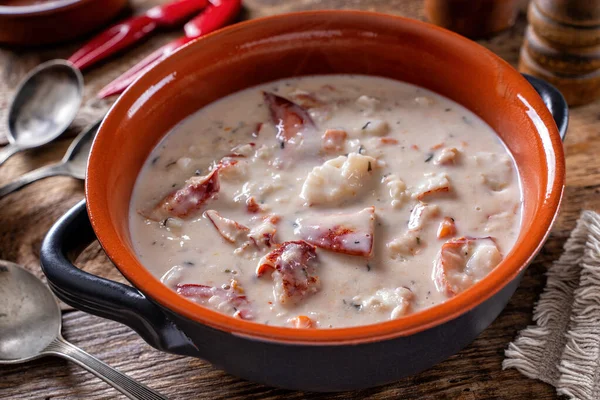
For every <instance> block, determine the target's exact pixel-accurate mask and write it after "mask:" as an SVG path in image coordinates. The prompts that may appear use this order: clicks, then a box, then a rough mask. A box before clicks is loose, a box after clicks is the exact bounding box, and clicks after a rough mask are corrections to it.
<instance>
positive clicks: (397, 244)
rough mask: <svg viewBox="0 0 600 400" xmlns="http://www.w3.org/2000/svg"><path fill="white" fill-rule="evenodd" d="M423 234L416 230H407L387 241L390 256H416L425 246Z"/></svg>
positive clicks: (399, 257)
mask: <svg viewBox="0 0 600 400" xmlns="http://www.w3.org/2000/svg"><path fill="white" fill-rule="evenodd" d="M420 235H421V234H420V233H419V231H416V230H409V231H406V232H405V233H404V234H403V235H402V236H400V237H397V238H395V239H393V240H392V241H390V242H388V243H387V245H386V246H387V248H388V250H389V252H390V256H391V258H393V259H402V258H404V257H406V256H414V255H415V254H417V253H418V252H419V250H420V248H421V247H422V246H423V241H422V239H421V236H420Z"/></svg>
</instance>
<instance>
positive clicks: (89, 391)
mask: <svg viewBox="0 0 600 400" xmlns="http://www.w3.org/2000/svg"><path fill="white" fill-rule="evenodd" d="M156 2H157V1H141V0H140V1H134V2H133V3H134V7H135V8H139V9H142V8H146V7H149V6H150V5H152V4H154V3H156ZM245 6H246V10H245V12H244V16H243V17H244V18H255V17H258V16H262V15H269V14H275V13H280V12H285V11H292V10H299V9H317V8H361V9H369V10H377V11H382V12H389V13H394V14H401V15H406V16H409V17H414V18H419V19H423V15H422V9H421V7H422V5H421V2H418V1H414V0H362V1H361V0H302V1H297V0H285V1H284V0H246V1H245ZM524 26H525V22H524V18H523V17H521V18H520V20H519V22H518V23H517V25H516V26H515V27H514V28H513V29H511V30H509V31H507V32H504V33H502V34H501V35H499V36H496V37H495V38H494V39H492V40H490V41H485V42H482V44H483V45H484V46H486V47H488V48H490V49H492V50H493V51H495V52H496V53H498V54H499V55H500V56H502V57H503V58H505V59H506V60H507V61H509V62H510V63H512V64H513V65H516V62H517V58H518V51H519V47H520V45H521V42H522V38H523V31H524ZM177 35H178V33H175V32H174V33H164V34H160V35H158V36H156V37H154V38H152V39H151V40H149V41H147V42H146V43H144V44H143V45H141V46H139V47H137V48H135V49H134V50H132V51H130V52H128V53H127V54H126V55H123V56H120V57H119V58H116V59H113V60H111V61H109V62H107V63H105V64H103V65H101V66H99V67H97V68H94V69H93V70H92V71H90V72H89V73H86V75H85V80H86V100H85V105H84V108H83V110H82V111H81V113H80V115H79V117H78V120H77V121H76V123H75V124H74V129H73V131H72V133H75V132H77V131H78V130H79V129H81V127H82V126H84V125H85V124H86V123H87V122H89V121H91V120H93V119H94V117H96V116H98V115H101V114H102V113H103V112H104V111H105V110H106V108H107V107H108V104H109V103H108V102H102V101H97V100H95V99H94V94H95V92H96V91H97V90H98V89H99V88H100V87H102V86H103V85H104V84H106V83H107V82H109V81H110V80H112V79H113V78H115V77H116V76H117V75H119V74H120V73H121V72H123V71H124V70H126V69H127V68H128V67H129V66H131V65H132V64H133V63H135V62H136V61H138V60H140V59H141V58H142V57H143V56H144V55H145V54H148V53H149V52H150V51H151V50H152V49H154V48H156V47H158V46H160V45H162V44H163V43H165V42H167V41H169V40H171V39H172V38H174V37H176V36H177ZM77 46H78V44H77V43H76V44H70V45H65V46H60V47H53V48H47V49H39V50H28V51H25V50H18V51H10V50H1V49H0V120H2V121H4V120H5V118H6V111H7V110H6V109H7V106H8V99H9V98H10V96H11V95H12V92H13V90H14V88H15V87H16V85H17V83H18V82H19V80H20V79H21V78H22V76H23V75H24V74H25V73H26V71H28V70H29V69H31V68H32V67H33V66H35V65H36V64H37V63H39V62H41V61H44V60H47V59H51V58H56V57H63V58H64V57H67V56H68V55H69V54H71V53H72V52H73V50H74V49H76V48H77ZM599 106H600V102H596V103H594V104H590V105H588V106H585V107H580V108H577V109H574V110H572V113H571V121H570V129H569V133H568V135H567V140H566V142H565V149H566V154H567V171H568V172H567V189H566V193H565V199H564V202H563V207H562V211H561V213H560V217H559V218H558V221H557V223H556V225H555V227H554V229H553V231H552V235H551V236H550V239H549V240H548V242H547V244H546V245H545V246H544V248H543V250H542V252H541V254H540V255H539V256H538V257H537V258H536V260H535V262H534V263H533V264H532V265H531V266H530V267H529V269H528V271H527V273H526V275H525V277H524V279H523V281H522V283H521V286H520V287H519V289H518V290H517V291H516V293H515V295H514V296H513V298H512V300H511V301H510V303H509V304H508V306H507V307H506V309H505V310H504V312H503V313H502V314H501V315H500V317H499V318H498V319H497V320H496V321H495V322H494V323H493V324H492V325H491V326H490V327H489V328H488V329H487V330H486V331H485V332H484V333H483V334H482V335H481V336H480V337H479V338H478V339H477V340H476V341H475V342H474V343H473V344H471V345H470V346H468V347H467V348H466V349H464V350H463V351H462V352H460V353H459V354H457V355H455V356H453V357H451V358H450V359H448V360H447V361H445V362H443V363H441V364H439V365H437V366H435V367H433V368H431V369H429V370H428V371H425V372H423V373H421V374H419V375H416V376H412V377H409V378H405V379H403V380H401V381H399V382H397V383H395V384H392V385H388V386H385V387H379V388H374V389H368V390H362V391H358V392H351V393H339V394H333V395H331V394H308V393H300V392H291V391H285V390H280V389H274V388H270V387H265V386H261V385H258V384H254V383H251V382H247V381H243V380H240V379H237V378H235V377H233V376H230V375H228V374H226V373H224V372H221V371H218V370H215V369H214V368H212V367H211V366H210V365H209V364H208V363H206V362H204V361H201V360H198V359H192V358H185V357H180V356H173V355H168V354H165V353H161V352H158V351H156V350H154V349H153V348H151V347H150V346H148V345H147V344H146V343H145V342H143V341H142V340H141V339H140V338H139V336H138V335H136V334H135V333H134V332H133V331H131V330H130V329H129V328H126V327H124V326H122V325H119V324H117V323H115V322H112V321H107V320H103V319H100V318H97V317H94V316H91V315H88V314H85V313H82V312H80V311H77V310H73V309H70V308H69V307H68V306H64V310H65V311H64V318H63V320H64V334H65V336H66V337H67V339H69V340H71V341H72V342H73V343H75V344H76V345H78V346H81V347H82V348H83V349H85V350H87V351H89V352H90V353H92V354H94V355H96V356H98V357H99V358H101V359H102V360H104V361H106V362H108V363H109V364H111V365H113V366H114V367H116V368H118V369H120V370H121V371H123V372H125V373H127V374H129V375H131V376H132V377H133V378H135V379H137V380H139V381H140V382H143V383H145V384H147V385H149V386H151V387H152V388H154V389H157V390H159V391H161V392H162V393H164V394H165V395H167V396H169V398H173V399H259V398H260V399H273V398H285V399H304V398H332V399H364V398H370V399H397V398H402V399H426V398H451V399H553V398H556V397H557V396H556V394H555V391H554V388H552V387H551V386H549V385H546V384H544V383H541V382H538V381H533V380H530V379H527V378H525V377H524V376H522V375H521V374H520V373H519V372H517V371H516V370H506V371H503V370H502V367H501V363H502V360H503V358H504V349H505V348H506V346H507V345H508V343H509V342H510V341H511V340H512V339H513V338H514V337H515V335H516V333H517V332H518V331H519V330H520V329H522V328H524V327H525V326H527V325H528V324H530V323H531V315H532V308H533V305H534V302H535V300H536V298H537V296H538V295H539V293H540V292H541V291H542V288H543V286H544V282H545V277H544V272H545V271H546V268H547V267H548V266H549V265H550V263H551V262H552V261H554V260H556V259H557V258H558V256H559V255H560V253H561V247H562V245H563V243H564V241H565V239H566V238H567V237H568V235H569V232H570V230H571V229H573V227H574V226H575V221H576V219H577V217H578V215H579V213H580V211H581V210H582V209H598V208H600V197H599V194H600V162H599V161H598V158H597V155H598V154H600V107H599ZM2 129H4V127H3V126H2V127H1V128H0V136H1V135H2ZM68 144H69V139H65V140H60V141H57V142H55V143H53V144H51V145H49V146H47V147H45V148H43V149H41V150H36V151H29V152H27V153H25V154H20V155H17V156H14V157H13V158H12V159H10V160H9V161H8V162H7V163H6V164H5V165H3V166H2V167H1V168H0V184H5V183H7V182H9V181H10V180H11V179H13V178H15V177H17V176H19V175H20V174H23V173H24V172H26V171H29V170H31V169H33V168H36V167H39V166H41V165H44V164H48V163H50V162H52V161H56V160H58V159H59V158H60V156H61V154H62V153H63V152H64V150H65V149H66V148H67V146H68ZM82 198H83V185H82V183H81V182H77V181H74V180H72V179H70V178H60V177H58V178H49V179H46V180H44V181H40V182H37V183H35V184H32V185H31V186H29V187H27V188H25V189H23V190H22V191H21V192H18V193H15V194H12V195H10V196H7V197H5V198H3V199H0V221H1V223H0V259H5V260H10V261H14V262H17V263H20V264H22V265H24V266H26V267H27V268H28V269H30V270H31V271H34V272H35V273H36V274H38V275H40V276H41V275H42V274H41V271H40V268H39V262H38V255H39V247H40V243H41V241H42V238H43V237H44V234H45V233H46V231H47V230H48V229H49V228H50V226H51V225H52V223H53V222H54V221H55V220H56V219H57V218H58V217H59V216H60V215H61V214H63V213H64V212H65V211H67V210H68V209H69V208H70V207H71V206H72V205H74V204H75V203H76V202H78V201H79V200H80V199H82ZM79 262H80V265H81V266H82V267H83V268H84V269H85V270H87V271H91V272H93V273H96V274H99V275H102V276H105V277H109V278H111V279H116V280H120V281H123V278H122V277H121V276H120V274H119V272H118V271H117V270H116V269H115V268H114V267H113V266H112V265H111V264H110V262H109V261H108V260H107V259H106V256H105V255H104V253H103V252H102V250H101V249H100V247H99V246H98V245H97V244H96V245H93V246H91V247H90V248H89V249H88V250H86V252H85V253H84V254H82V256H81V257H80V260H79ZM0 301H2V300H1V299H0ZM398 362H399V363H401V362H402V359H398ZM32 398H33V399H90V400H91V399H114V398H123V397H122V396H121V397H119V395H118V394H117V392H115V391H114V390H113V389H112V388H109V387H108V386H107V385H105V384H104V383H103V382H102V381H100V380H99V379H96V378H95V377H93V376H92V375H91V374H89V373H87V372H85V371H83V370H82V369H80V368H78V367H76V366H74V365H73V364H69V363H67V362H66V361H62V360H60V359H56V358H46V359H42V360H39V361H35V362H31V363H28V364H26V365H20V366H11V367H6V366H3V367H0V399H11V400H17V399H32Z"/></svg>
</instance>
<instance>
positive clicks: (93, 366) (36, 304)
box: [0, 260, 166, 400]
mask: <svg viewBox="0 0 600 400" xmlns="http://www.w3.org/2000/svg"><path fill="white" fill-rule="evenodd" d="M0 299H2V301H0V365H1V364H19V363H23V362H27V361H30V360H34V359H36V358H39V357H42V356H47V355H54V356H59V357H63V358H65V359H67V360H70V361H73V362H74V363H76V364H78V365H80V366H81V367H83V368H85V369H87V370H88V371H89V372H91V373H93V374H94V375H96V376H97V377H98V378H100V379H102V380H104V381H105V382H106V383H108V384H109V385H111V386H113V387H114V388H115V389H117V390H119V391H120V392H121V393H123V394H124V395H126V396H127V397H129V398H130V399H144V400H165V399H166V398H165V397H164V396H162V395H160V394H158V393H156V392H154V391H152V390H151V389H149V388H148V387H146V386H144V385H142V384H141V383H138V382H136V381H134V380H133V379H131V378H129V377H128V376H126V375H124V374H122V373H120V372H119V371H117V370H115V369H113V368H111V367H109V366H108V365H106V364H104V363H103V362H102V361H100V360H98V359H97V358H95V357H93V356H91V355H89V354H88V353H86V352H85V351H83V350H81V349H80V348H78V347H75V346H73V345H72V344H70V343H69V342H67V341H66V340H65V339H63V337H62V335H61V333H60V330H61V325H62V323H61V311H60V307H59V306H58V301H57V300H56V297H54V295H53V294H52V292H51V291H50V289H49V288H48V287H47V286H46V285H45V284H44V283H43V282H42V281H41V280H39V279H38V278H37V277H36V276H35V275H33V274H32V273H31V272H29V271H27V270H25V269H24V268H22V267H20V266H19V265H17V264H14V263H11V262H8V261H2V260H0Z"/></svg>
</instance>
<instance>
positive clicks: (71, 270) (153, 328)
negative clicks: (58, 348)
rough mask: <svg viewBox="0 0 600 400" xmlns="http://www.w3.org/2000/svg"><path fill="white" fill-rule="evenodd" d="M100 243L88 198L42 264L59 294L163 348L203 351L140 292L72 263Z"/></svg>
mask: <svg viewBox="0 0 600 400" xmlns="http://www.w3.org/2000/svg"><path fill="white" fill-rule="evenodd" d="M95 239H96V236H95V234H94V231H93V229H92V225H91V223H90V219H89V217H88V214H87V210H86V207H85V200H83V201H81V202H79V203H78V204H77V205H76V206H74V207H73V208H72V209H70V210H69V211H68V212H67V213H66V214H65V215H63V216H62V217H61V218H60V219H59V220H58V221H57V222H56V223H55V224H54V225H53V226H52V228H51V229H50V231H49V232H48V234H47V235H46V237H45V238H44V241H43V243H42V249H41V253H40V261H41V265H42V270H43V271H44V274H46V277H47V278H48V282H49V284H50V288H51V289H52V290H53V291H54V293H55V294H56V296H57V297H58V298H59V299H61V300H62V301H64V302H65V303H67V304H69V305H70V306H73V307H75V308H77V309H79V310H81V311H85V312H87V313H90V314H93V315H97V316H99V317H102V318H108V319H111V320H114V321H117V322H120V323H122V324H124V325H127V326H129V327H130V328H132V329H133V330H135V331H136V332H137V333H138V334H139V335H140V336H141V337H142V338H143V339H144V340H145V341H146V342H148V344H150V345H151V346H153V347H155V348H157V349H159V350H162V351H166V352H169V353H175V354H190V353H193V352H195V351H197V350H196V347H195V346H194V344H193V343H192V342H191V341H190V340H189V339H188V338H187V336H185V334H184V333H183V332H181V331H180V330H179V329H178V328H177V327H176V326H175V325H174V324H173V323H172V322H171V321H170V320H169V318H168V317H167V316H166V315H165V313H164V312H163V311H162V310H161V309H160V307H158V306H157V305H156V304H155V303H153V302H152V301H150V300H149V299H148V298H147V297H146V296H144V295H143V294H142V293H140V292H139V291H138V290H137V289H135V288H133V287H131V286H127V285H124V284H121V283H118V282H114V281H111V280H108V279H105V278H101V277H99V276H96V275H92V274H89V273H87V272H85V271H82V270H81V269H79V268H77V267H76V266H74V265H73V263H72V262H71V261H70V260H74V259H75V257H77V255H79V253H81V251H83V249H85V248H86V247H87V246H88V245H89V244H90V243H92V241H94V240H95Z"/></svg>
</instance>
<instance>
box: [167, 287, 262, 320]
mask: <svg viewBox="0 0 600 400" xmlns="http://www.w3.org/2000/svg"><path fill="white" fill-rule="evenodd" d="M175 290H176V291H177V294H179V295H181V296H183V297H186V298H188V299H191V300H194V301H195V302H197V303H199V304H202V305H205V306H211V307H213V308H216V309H217V310H219V311H225V310H227V309H228V308H229V309H230V310H231V311H232V312H233V316H234V317H236V318H241V319H252V318H253V317H254V315H253V313H252V310H251V308H250V301H248V299H247V298H246V296H245V295H244V290H243V289H242V287H241V286H240V285H239V284H238V282H237V281H236V280H235V279H232V280H231V283H230V284H229V287H228V289H223V288H218V287H214V286H206V285H199V284H195V283H185V284H178V285H177V287H176V288H175Z"/></svg>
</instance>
